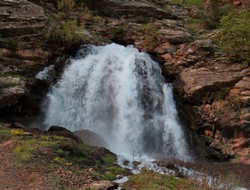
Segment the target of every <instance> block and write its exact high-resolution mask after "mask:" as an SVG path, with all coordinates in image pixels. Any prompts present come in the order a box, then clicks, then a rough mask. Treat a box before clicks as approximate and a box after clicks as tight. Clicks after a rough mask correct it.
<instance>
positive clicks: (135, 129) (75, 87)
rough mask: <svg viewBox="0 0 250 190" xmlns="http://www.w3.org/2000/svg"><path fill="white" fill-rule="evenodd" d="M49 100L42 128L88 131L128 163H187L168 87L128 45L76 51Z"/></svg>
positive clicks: (146, 59) (145, 56)
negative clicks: (164, 159) (157, 159)
mask: <svg viewBox="0 0 250 190" xmlns="http://www.w3.org/2000/svg"><path fill="white" fill-rule="evenodd" d="M48 99H49V105H48V109H47V111H46V120H45V124H46V126H47V127H50V126H51V125H59V126H63V127H65V128H67V129H69V130H71V131H75V130H81V129H88V130H91V131H93V132H95V133H97V134H99V135H100V136H102V137H103V139H104V140H105V141H106V142H107V144H108V147H107V148H109V149H110V150H111V151H113V152H114V153H116V154H117V155H122V156H123V157H125V158H127V159H129V160H135V159H138V158H144V159H147V158H148V159H152V158H154V157H175V158H177V159H181V160H184V161H189V160H190V156H189V153H188V150H187V143H186V141H185V138H184V134H183V131H182V128H181V126H180V124H179V122H178V119H177V111H176V107H175V102H174V100H173V95H172V87H171V85H170V84H166V83H164V79H163V77H162V75H161V70H160V68H159V65H158V64H157V63H156V62H154V61H153V60H152V59H151V58H150V57H149V55H148V54H146V53H143V52H139V51H138V50H137V49H136V48H134V47H132V46H128V47H124V46H120V45H117V44H110V45H106V46H89V47H88V48H84V49H82V50H80V51H79V52H78V56H77V58H75V59H72V60H71V64H70V65H69V66H68V67H67V68H66V69H65V71H64V73H63V75H62V78H61V80H60V81H59V82H58V83H57V84H56V85H55V86H53V87H52V90H51V92H49V93H48Z"/></svg>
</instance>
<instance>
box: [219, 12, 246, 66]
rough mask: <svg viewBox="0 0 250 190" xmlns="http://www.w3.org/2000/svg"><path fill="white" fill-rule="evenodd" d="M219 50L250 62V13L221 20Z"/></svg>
mask: <svg viewBox="0 0 250 190" xmlns="http://www.w3.org/2000/svg"><path fill="white" fill-rule="evenodd" d="M216 41H217V42H218V45H219V48H220V49H221V50H222V51H224V52H226V53H228V54H230V55H231V56H232V57H233V58H236V59H237V60H240V61H242V62H249V61H250V12H249V11H241V12H236V13H230V14H229V15H228V16H224V17H222V19H221V20H220V32H219V33H218V35H217V36H216Z"/></svg>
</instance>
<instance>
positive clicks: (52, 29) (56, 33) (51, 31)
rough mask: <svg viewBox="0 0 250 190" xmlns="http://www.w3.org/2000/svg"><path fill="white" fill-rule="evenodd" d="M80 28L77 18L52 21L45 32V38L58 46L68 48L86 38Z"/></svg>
mask: <svg viewBox="0 0 250 190" xmlns="http://www.w3.org/2000/svg"><path fill="white" fill-rule="evenodd" d="M80 30H81V28H80V27H79V26H77V22H76V20H68V21H62V22H60V23H56V22H52V23H51V24H50V25H49V27H48V29H47V31H46V33H45V39H46V41H49V42H50V43H51V44H53V45H55V46H56V47H63V46H64V47H66V48H68V47H70V46H71V45H72V44H73V43H76V42H79V41H82V40H83V39H84V34H83V33H82V32H81V31H80Z"/></svg>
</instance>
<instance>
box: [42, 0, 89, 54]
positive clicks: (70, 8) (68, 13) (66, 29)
mask: <svg viewBox="0 0 250 190" xmlns="http://www.w3.org/2000/svg"><path fill="white" fill-rule="evenodd" d="M91 16H92V13H91V11H90V10H89V9H88V8H87V7H86V6H85V5H84V4H83V3H76V2H75V1H74V0H59V1H58V2H57V13H56V14H55V15H53V16H52V17H51V19H50V22H49V23H48V27H47V29H46V31H45V35H44V37H45V40H46V41H47V42H49V43H50V44H52V45H53V46H55V47H57V48H60V47H66V49H68V48H70V47H71V46H72V45H73V44H76V43H81V42H83V41H84V40H86V38H87V36H86V34H85V33H84V32H83V30H84V21H85V20H86V19H89V18H90V17H91Z"/></svg>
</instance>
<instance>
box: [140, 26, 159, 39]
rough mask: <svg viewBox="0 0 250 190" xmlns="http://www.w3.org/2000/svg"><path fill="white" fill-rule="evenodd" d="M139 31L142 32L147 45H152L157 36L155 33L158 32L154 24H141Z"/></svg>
mask: <svg viewBox="0 0 250 190" xmlns="http://www.w3.org/2000/svg"><path fill="white" fill-rule="evenodd" d="M140 30H141V31H142V33H143V35H144V37H145V40H146V41H147V42H149V43H154V42H156V41H157V39H156V36H157V32H158V30H159V29H158V28H157V26H156V25H155V23H147V24H143V25H141V28H140Z"/></svg>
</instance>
